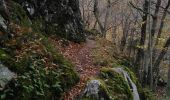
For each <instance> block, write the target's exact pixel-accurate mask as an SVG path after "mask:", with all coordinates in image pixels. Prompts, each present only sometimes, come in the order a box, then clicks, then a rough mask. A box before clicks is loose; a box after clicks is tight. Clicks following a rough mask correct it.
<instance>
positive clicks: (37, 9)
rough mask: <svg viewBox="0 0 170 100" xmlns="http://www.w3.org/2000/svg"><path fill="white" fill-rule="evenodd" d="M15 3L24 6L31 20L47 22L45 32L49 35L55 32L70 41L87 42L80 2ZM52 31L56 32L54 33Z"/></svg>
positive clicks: (28, 0) (32, 0) (25, 0)
mask: <svg viewBox="0 0 170 100" xmlns="http://www.w3.org/2000/svg"><path fill="white" fill-rule="evenodd" d="M15 1H16V2H18V3H19V4H20V5H22V7H23V8H24V10H25V11H26V12H27V15H28V16H29V17H30V19H36V18H42V19H43V20H44V21H45V22H44V23H45V25H44V26H45V29H44V30H45V31H46V33H47V34H53V32H54V34H57V35H60V36H62V37H64V38H66V39H69V40H73V41H76V42H80V41H85V35H84V26H83V21H82V18H81V14H80V9H79V0H41V1H39V0H15ZM51 27H52V28H51ZM51 29H53V30H54V31H53V32H52V31H51ZM51 32H52V33H51Z"/></svg>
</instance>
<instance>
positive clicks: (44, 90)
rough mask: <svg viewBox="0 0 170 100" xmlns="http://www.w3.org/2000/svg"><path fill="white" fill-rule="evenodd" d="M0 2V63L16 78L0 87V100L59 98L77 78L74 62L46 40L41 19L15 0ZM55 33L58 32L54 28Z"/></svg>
mask: <svg viewBox="0 0 170 100" xmlns="http://www.w3.org/2000/svg"><path fill="white" fill-rule="evenodd" d="M18 2H19V1H18ZM1 4H2V5H0V6H1V8H3V10H1V13H0V14H1V16H0V63H2V65H3V66H5V67H7V68H9V69H10V70H11V71H12V72H14V73H15V74H16V76H17V77H14V78H13V79H12V80H11V81H9V82H8V84H6V86H5V87H4V88H2V89H1V90H0V99H1V100H11V99H13V100H32V99H36V100H42V99H44V100H51V99H58V98H60V96H61V94H62V93H63V92H65V91H67V90H68V89H69V88H71V87H72V86H73V85H74V84H76V83H77V82H78V81H79V77H78V75H77V73H76V72H75V70H74V65H73V64H72V63H71V62H70V61H68V60H66V59H65V58H64V57H63V56H62V55H61V54H60V53H59V52H58V51H57V50H56V49H54V47H53V46H52V44H51V43H50V42H49V41H48V39H47V37H46V36H45V35H46V34H45V30H44V27H45V26H44V25H45V24H44V20H43V18H41V17H37V18H36V17H35V18H33V19H32V18H31V17H30V16H29V15H28V14H27V11H26V10H24V9H23V7H22V6H21V5H20V4H19V3H17V2H15V1H12V0H9V1H8V0H7V1H6V2H4V1H3V2H2V3H1ZM73 26H74V25H73ZM55 32H56V34H58V33H57V30H55ZM71 36H72V35H71ZM77 41H78V40H77ZM1 73H2V74H3V73H4V72H1ZM0 79H1V78H0ZM2 81H6V79H5V80H2ZM2 81H1V82H2Z"/></svg>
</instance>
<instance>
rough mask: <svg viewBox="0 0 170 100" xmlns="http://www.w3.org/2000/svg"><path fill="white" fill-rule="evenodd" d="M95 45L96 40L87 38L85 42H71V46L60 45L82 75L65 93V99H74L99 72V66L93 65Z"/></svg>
mask: <svg viewBox="0 0 170 100" xmlns="http://www.w3.org/2000/svg"><path fill="white" fill-rule="evenodd" d="M58 44H60V43H58ZM95 46H96V43H95V41H94V40H89V39H87V41H86V43H84V44H75V43H70V44H69V46H66V47H59V49H60V51H61V53H62V54H63V55H64V56H65V57H66V58H68V59H69V60H71V61H72V62H73V63H74V64H75V65H76V68H75V69H76V71H77V72H78V74H79V75H80V81H79V82H78V84H76V85H75V86H74V87H72V88H71V90H70V91H68V92H66V93H65V94H64V96H63V98H64V100H74V97H75V96H77V95H78V94H80V92H81V91H82V90H83V89H84V87H85V85H86V81H87V79H89V78H90V77H93V76H95V75H96V74H97V73H98V72H99V68H98V67H96V66H94V65H93V61H92V60H93V59H92V55H91V50H92V49H93V48H95Z"/></svg>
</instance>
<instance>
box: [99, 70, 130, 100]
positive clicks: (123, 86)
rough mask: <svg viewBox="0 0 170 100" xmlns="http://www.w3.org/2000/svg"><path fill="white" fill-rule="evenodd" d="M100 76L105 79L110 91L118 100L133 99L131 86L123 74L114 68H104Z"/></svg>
mask: <svg viewBox="0 0 170 100" xmlns="http://www.w3.org/2000/svg"><path fill="white" fill-rule="evenodd" d="M100 78H101V79H102V80H104V81H105V84H106V86H107V88H108V90H109V91H108V92H109V93H110V94H111V96H112V97H114V98H115V99H116V100H127V99H128V100H133V97H132V94H131V90H130V87H129V86H128V83H127V82H126V81H125V79H124V77H123V76H122V75H121V74H118V73H117V72H115V71H114V70H113V69H112V68H102V69H101V74H100Z"/></svg>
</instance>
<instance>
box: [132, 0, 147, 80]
mask: <svg viewBox="0 0 170 100" xmlns="http://www.w3.org/2000/svg"><path fill="white" fill-rule="evenodd" d="M148 6H149V4H148V1H147V0H145V3H144V5H143V10H144V12H146V13H144V15H143V17H142V22H143V24H142V27H141V36H140V44H139V45H140V46H144V44H145V39H146V27H147V17H148V13H147V12H148ZM143 58H144V48H138V51H137V55H136V60H135V65H136V72H137V74H138V78H139V80H140V81H141V80H142V79H141V75H140V69H141V66H140V65H141V60H142V59H143Z"/></svg>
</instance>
